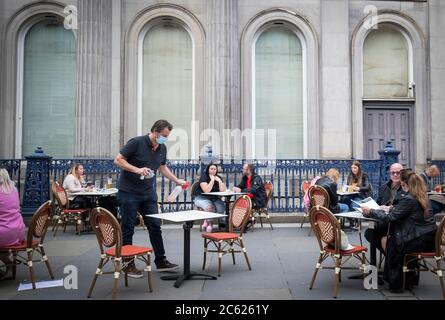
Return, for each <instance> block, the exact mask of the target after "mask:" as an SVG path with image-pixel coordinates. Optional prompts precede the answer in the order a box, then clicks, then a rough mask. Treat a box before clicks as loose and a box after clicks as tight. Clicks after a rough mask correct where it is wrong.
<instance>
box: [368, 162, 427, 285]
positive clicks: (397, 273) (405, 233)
mask: <svg viewBox="0 0 445 320" xmlns="http://www.w3.org/2000/svg"><path fill="white" fill-rule="evenodd" d="M403 171H404V172H403ZM401 185H402V188H403V191H405V192H406V193H404V194H403V195H402V197H401V198H400V200H399V201H398V202H397V203H395V204H394V206H393V207H386V206H382V207H381V209H379V210H376V209H369V208H368V207H366V206H362V210H363V215H365V216H369V217H372V218H375V219H378V220H380V221H384V222H388V223H391V226H392V227H391V228H390V232H389V235H388V238H387V239H386V238H383V239H382V247H383V249H384V250H385V253H386V261H385V270H384V279H385V280H386V281H387V282H388V283H389V288H390V290H392V291H394V292H400V291H401V290H403V288H402V282H403V258H404V255H405V254H406V253H411V252H431V251H434V247H435V233H436V223H435V222H434V218H433V216H432V215H431V214H430V211H429V207H428V197H427V194H426V188H425V184H424V183H423V180H422V178H420V177H419V176H418V175H416V174H415V173H414V172H412V171H410V170H402V174H401ZM408 267H409V268H412V267H413V266H408ZM417 277H418V276H417ZM406 280H407V281H406V287H405V289H410V288H411V287H412V285H415V284H417V282H418V278H417V279H416V275H414V274H412V273H408V274H407V279H406Z"/></svg>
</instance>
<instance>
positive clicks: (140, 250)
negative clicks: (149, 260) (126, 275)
mask: <svg viewBox="0 0 445 320" xmlns="http://www.w3.org/2000/svg"><path fill="white" fill-rule="evenodd" d="M149 252H153V249H152V248H145V247H138V246H132V245H126V246H123V247H122V251H121V257H131V256H140V255H143V254H147V253H149ZM105 253H106V254H107V255H108V256H111V257H115V256H116V247H114V248H111V249H109V250H107V251H105Z"/></svg>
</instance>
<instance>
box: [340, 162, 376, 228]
mask: <svg viewBox="0 0 445 320" xmlns="http://www.w3.org/2000/svg"><path fill="white" fill-rule="evenodd" d="M346 184H347V185H348V186H349V187H350V189H352V191H354V192H359V194H358V195H356V194H354V195H350V196H344V197H343V198H342V199H341V201H340V202H341V203H344V204H346V205H348V206H349V208H350V209H351V211H354V209H355V208H357V207H359V205H358V204H356V202H359V201H360V200H362V199H365V198H367V197H370V196H371V194H372V191H371V183H370V182H369V177H368V175H367V174H366V173H364V172H362V165H361V164H360V162H359V161H357V160H355V161H353V162H352V165H351V172H350V173H349V174H348V178H347V180H346ZM354 201H355V202H354ZM348 220H349V224H350V225H351V226H353V225H355V224H356V223H355V222H356V221H354V219H348Z"/></svg>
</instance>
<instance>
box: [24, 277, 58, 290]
mask: <svg viewBox="0 0 445 320" xmlns="http://www.w3.org/2000/svg"><path fill="white" fill-rule="evenodd" d="M53 287H63V279H60V280H51V281H40V282H36V289H44V288H53ZM25 290H32V283H20V286H19V288H18V291H25Z"/></svg>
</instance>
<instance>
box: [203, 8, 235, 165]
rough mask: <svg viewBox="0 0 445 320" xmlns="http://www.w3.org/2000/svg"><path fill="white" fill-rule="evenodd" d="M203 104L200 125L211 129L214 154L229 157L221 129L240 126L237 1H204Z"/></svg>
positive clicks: (231, 151)
mask: <svg viewBox="0 0 445 320" xmlns="http://www.w3.org/2000/svg"><path fill="white" fill-rule="evenodd" d="M207 21H208V23H207V28H206V30H207V37H206V38H207V48H206V58H207V59H206V62H207V82H208V86H207V103H206V107H205V112H204V125H203V128H204V129H205V128H210V129H215V130H216V131H217V132H218V133H219V137H220V141H216V140H214V141H211V143H212V145H213V152H214V154H215V155H216V156H224V157H229V156H231V155H232V154H233V150H232V148H230V146H229V144H228V143H227V142H228V141H227V139H228V138H227V137H225V138H224V137H223V131H224V129H230V128H240V114H241V112H240V103H239V81H240V80H239V41H238V29H237V28H238V27H237V24H238V1H237V0H208V1H207Z"/></svg>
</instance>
